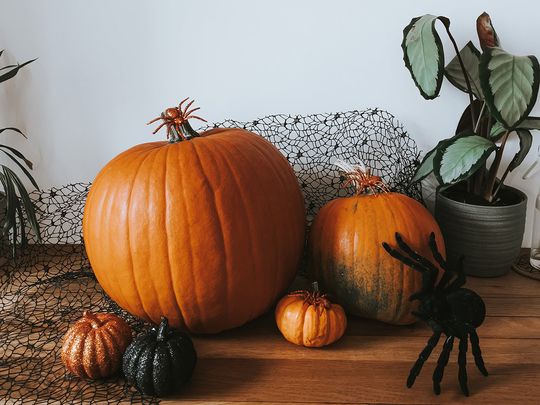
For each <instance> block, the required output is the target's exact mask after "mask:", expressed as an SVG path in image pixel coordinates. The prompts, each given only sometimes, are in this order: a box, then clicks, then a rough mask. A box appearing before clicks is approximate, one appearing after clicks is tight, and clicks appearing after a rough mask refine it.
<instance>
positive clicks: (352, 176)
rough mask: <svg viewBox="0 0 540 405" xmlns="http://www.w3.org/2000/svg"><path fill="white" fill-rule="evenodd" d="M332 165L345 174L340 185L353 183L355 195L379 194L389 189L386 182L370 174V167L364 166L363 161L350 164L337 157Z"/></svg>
mask: <svg viewBox="0 0 540 405" xmlns="http://www.w3.org/2000/svg"><path fill="white" fill-rule="evenodd" d="M334 165H336V166H337V167H339V168H340V169H341V170H342V171H343V174H344V176H345V182H344V183H343V185H342V187H343V188H346V187H348V186H349V185H351V184H352V185H353V186H354V188H355V191H356V195H360V194H363V193H366V194H379V193H387V192H389V191H390V189H389V188H388V186H387V185H386V183H385V182H384V181H383V180H382V179H381V178H380V177H379V176H374V175H372V174H371V168H369V167H366V166H364V164H363V163H360V164H358V165H352V164H350V163H348V162H346V161H344V160H341V159H338V160H336V161H335V162H334Z"/></svg>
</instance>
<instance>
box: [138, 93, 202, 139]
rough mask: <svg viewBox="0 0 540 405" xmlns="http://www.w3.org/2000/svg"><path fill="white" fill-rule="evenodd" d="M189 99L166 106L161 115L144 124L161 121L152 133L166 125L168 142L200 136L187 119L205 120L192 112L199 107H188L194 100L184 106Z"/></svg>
mask: <svg viewBox="0 0 540 405" xmlns="http://www.w3.org/2000/svg"><path fill="white" fill-rule="evenodd" d="M188 100H189V97H188V98H185V99H183V100H182V101H181V102H180V104H178V107H171V108H167V109H166V110H165V111H164V112H162V113H161V115H160V116H159V117H157V118H154V119H153V120H151V121H150V122H148V123H147V124H146V125H150V124H152V123H153V122H156V121H160V120H161V121H163V122H162V123H161V124H160V125H159V126H158V127H157V128H156V129H155V130H154V132H153V133H154V134H155V133H156V132H158V131H159V130H160V129H161V128H162V127H164V126H167V139H168V140H169V143H176V142H180V141H184V140H189V139H191V138H195V137H198V136H200V135H199V133H198V132H197V131H195V130H194V129H193V128H192V127H191V125H189V122H188V120H189V119H196V120H201V121H203V122H207V121H206V120H205V119H204V118H201V117H199V116H197V115H193V113H194V112H195V111H197V110H199V109H200V107H197V108H192V109H191V110H190V109H189V108H190V107H191V105H192V104H193V103H194V102H195V100H191V101H190V102H189V103H188V104H187V105H186V106H185V107H183V104H184V103H185V102H186V101H188Z"/></svg>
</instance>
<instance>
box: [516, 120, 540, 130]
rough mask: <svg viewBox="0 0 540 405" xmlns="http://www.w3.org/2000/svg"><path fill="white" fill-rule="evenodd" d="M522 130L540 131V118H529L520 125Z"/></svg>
mask: <svg viewBox="0 0 540 405" xmlns="http://www.w3.org/2000/svg"><path fill="white" fill-rule="evenodd" d="M518 128H520V129H540V117H527V118H525V119H524V120H523V121H521V123H520V124H519V125H518Z"/></svg>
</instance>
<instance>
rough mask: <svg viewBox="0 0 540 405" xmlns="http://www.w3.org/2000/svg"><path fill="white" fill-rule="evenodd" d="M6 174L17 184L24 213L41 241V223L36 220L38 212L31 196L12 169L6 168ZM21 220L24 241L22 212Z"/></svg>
mask: <svg viewBox="0 0 540 405" xmlns="http://www.w3.org/2000/svg"><path fill="white" fill-rule="evenodd" d="M4 172H5V173H7V175H8V176H9V177H10V178H11V180H12V181H13V184H15V186H16V187H17V190H18V191H19V196H20V197H21V201H22V203H23V206H24V211H25V212H26V217H27V219H28V223H29V224H30V226H31V227H32V230H33V231H34V233H35V235H36V237H37V238H38V240H40V239H41V233H40V229H39V223H38V221H37V218H36V211H35V208H34V203H33V202H32V200H31V199H30V196H29V195H28V192H27V191H26V188H25V187H24V184H23V183H22V181H21V180H20V179H19V177H18V176H17V175H16V174H15V173H14V172H13V171H12V170H11V169H9V168H7V167H4ZM19 218H20V220H21V238H22V239H24V238H25V229H24V224H25V221H24V220H23V216H22V211H20V215H19ZM23 246H24V243H23Z"/></svg>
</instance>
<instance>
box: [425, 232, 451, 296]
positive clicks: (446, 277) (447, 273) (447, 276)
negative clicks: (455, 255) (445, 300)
mask: <svg viewBox="0 0 540 405" xmlns="http://www.w3.org/2000/svg"><path fill="white" fill-rule="evenodd" d="M429 248H430V249H431V253H432V254H433V258H434V259H435V260H436V261H437V263H438V264H439V266H441V269H443V270H444V273H443V276H442V277H441V280H440V281H439V283H438V284H437V287H436V288H437V290H439V291H440V290H442V289H443V288H444V287H445V286H446V284H448V283H449V282H450V280H451V279H452V277H453V275H454V271H453V270H451V269H450V268H449V267H448V263H447V262H446V260H445V259H444V257H442V255H441V252H439V248H438V246H437V241H436V240H435V232H431V233H430V234H429Z"/></svg>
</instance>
